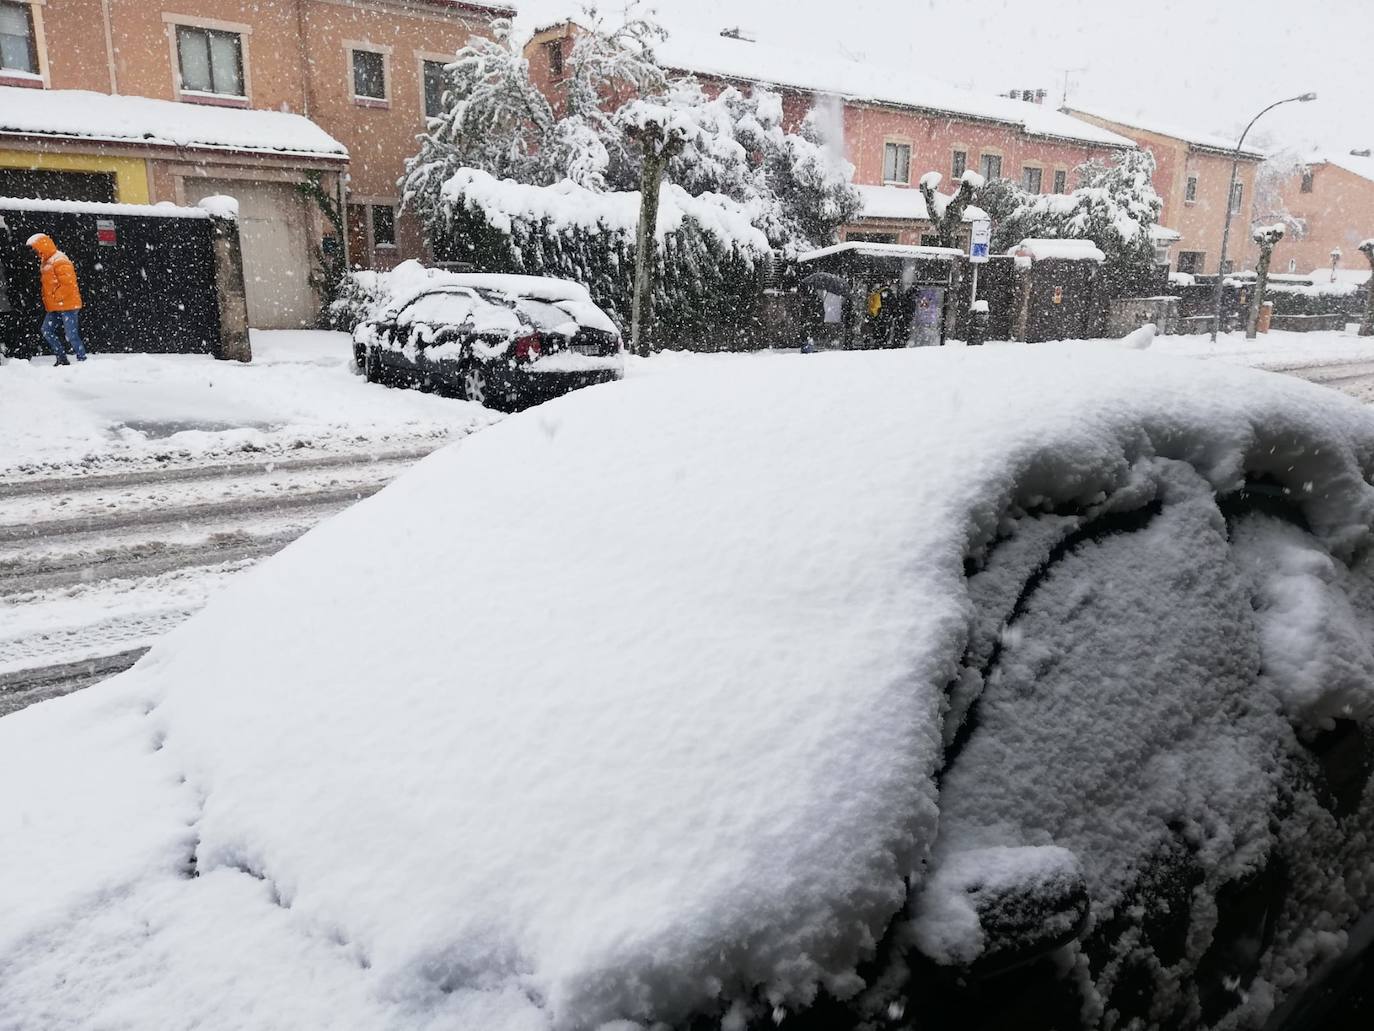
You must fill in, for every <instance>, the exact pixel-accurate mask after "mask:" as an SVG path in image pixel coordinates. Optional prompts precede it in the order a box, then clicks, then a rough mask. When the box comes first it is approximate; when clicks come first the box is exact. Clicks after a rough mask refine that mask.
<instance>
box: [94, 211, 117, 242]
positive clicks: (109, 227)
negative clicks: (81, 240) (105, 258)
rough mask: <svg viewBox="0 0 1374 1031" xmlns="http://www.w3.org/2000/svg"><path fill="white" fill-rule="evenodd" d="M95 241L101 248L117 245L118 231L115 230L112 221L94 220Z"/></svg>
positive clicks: (107, 219) (106, 219)
mask: <svg viewBox="0 0 1374 1031" xmlns="http://www.w3.org/2000/svg"><path fill="white" fill-rule="evenodd" d="M95 240H96V243H98V244H99V245H100V246H101V247H114V246H116V245H118V243H119V230H118V229H116V228H115V224H114V219H110V218H98V219H96V220H95Z"/></svg>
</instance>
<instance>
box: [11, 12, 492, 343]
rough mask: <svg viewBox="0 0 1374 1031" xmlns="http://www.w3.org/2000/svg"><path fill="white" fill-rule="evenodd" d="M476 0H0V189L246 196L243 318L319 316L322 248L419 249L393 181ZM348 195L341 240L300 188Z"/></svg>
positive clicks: (390, 256) (352, 251)
mask: <svg viewBox="0 0 1374 1031" xmlns="http://www.w3.org/2000/svg"><path fill="white" fill-rule="evenodd" d="M513 13H514V11H513V9H512V8H511V7H509V6H508V5H506V4H499V3H486V2H483V0H276V2H261V0H194V2H188V0H0V194H17V195H19V196H33V197H44V198H49V199H72V200H106V201H111V200H113V201H121V202H130V203H149V202H151V203H156V202H158V201H173V202H176V203H195V202H196V201H197V200H199V199H201V198H203V197H204V196H207V195H209V194H213V193H224V194H230V195H232V196H234V197H236V198H237V199H238V200H239V204H240V220H241V224H242V230H243V236H244V252H245V253H244V259H245V267H246V268H245V271H246V274H247V278H248V284H247V285H248V300H249V316H250V320H251V321H252V322H253V323H254V325H258V326H263V327H286V326H300V325H306V324H309V323H311V322H313V320H314V318H315V314H316V311H317V308H318V300H317V299H316V298H315V296H314V293H313V291H312V290H311V288H310V287H309V283H308V280H309V274H310V271H311V269H312V267H313V266H314V264H315V257H314V256H315V252H316V249H317V248H318V247H321V246H325V247H346V248H347V250H348V254H349V259H350V261H351V263H352V264H353V265H355V266H359V267H374V266H375V267H389V266H391V265H394V264H395V263H396V262H398V261H400V260H402V259H404V258H407V257H423V256H425V253H426V249H425V243H424V240H423V238H422V235H421V232H420V228H419V226H418V225H416V224H415V223H414V221H413V220H412V219H410V218H408V217H405V216H402V215H401V214H400V213H399V200H400V198H399V195H398V190H397V186H396V182H397V180H398V178H399V177H400V175H401V173H402V171H403V169H404V165H405V160H406V158H407V157H408V156H409V155H411V154H413V153H414V152H415V150H416V142H415V137H416V135H417V134H418V133H420V132H421V131H422V130H423V129H424V126H425V119H426V115H427V113H432V112H433V111H434V110H435V108H436V105H437V104H438V102H439V97H440V95H441V93H442V70H443V65H444V63H445V62H447V61H448V60H449V59H451V56H452V55H453V54H454V53H455V52H456V51H457V50H458V49H459V48H461V47H462V46H463V45H464V44H465V43H466V42H467V41H468V40H469V39H470V38H471V37H472V36H473V35H474V34H484V33H489V32H490V31H491V30H492V26H493V23H494V22H495V20H496V19H497V18H501V17H509V16H511V15H513ZM316 176H318V178H319V181H320V184H321V185H322V186H323V188H324V190H325V192H326V194H327V195H328V196H330V197H331V198H338V200H339V201H340V202H341V203H343V204H345V205H346V212H347V228H348V232H347V233H346V234H345V236H346V239H344V240H332V239H330V237H332V235H333V233H332V227H331V226H330V223H329V221H328V219H326V218H325V217H324V216H323V213H322V211H321V209H320V207H319V205H318V204H317V203H316V202H314V201H311V200H308V199H307V198H306V197H305V196H303V195H302V193H301V192H300V191H299V190H298V189H297V186H298V184H300V183H302V182H304V181H306V180H307V179H309V178H313V177H316Z"/></svg>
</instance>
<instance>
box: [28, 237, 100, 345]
mask: <svg viewBox="0 0 1374 1031" xmlns="http://www.w3.org/2000/svg"><path fill="white" fill-rule="evenodd" d="M29 246H30V247H32V248H33V249H34V251H35V253H37V255H38V260H39V261H41V262H42V263H43V307H44V308H45V309H47V312H48V314H47V316H46V317H45V318H44V319H43V339H44V341H46V342H47V345H48V349H49V350H50V351H52V353H53V355H54V356H55V357H56V358H57V364H58V365H70V364H71V362H69V361H67V354H66V349H65V348H63V346H62V339H61V337H59V336H58V335H57V330H58V327H59V326H60V327H61V328H62V331H63V332H64V333H65V334H66V337H67V344H68V345H69V346H70V347H71V349H72V354H74V355H76V360H77V361H79V362H84V361H85V360H86V345H85V344H84V343H82V341H81V290H80V289H79V288H78V287H77V285H76V266H74V265H73V264H72V259H71V258H69V257H67V256H66V255H65V254H63V253H62V252H61V251H59V250H58V249H57V244H55V243H53V242H52V237H50V236H48V234H47V233H36V234H35V235H33V236H31V237H29Z"/></svg>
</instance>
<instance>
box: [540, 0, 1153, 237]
mask: <svg viewBox="0 0 1374 1031" xmlns="http://www.w3.org/2000/svg"><path fill="white" fill-rule="evenodd" d="M580 31H582V29H581V27H580V26H579V25H578V24H577V23H576V22H575V21H565V22H559V23H556V24H554V25H550V26H548V27H546V28H544V29H542V30H540V31H538V32H536V33H535V34H534V36H533V38H532V39H531V41H530V43H529V44H528V45H527V47H526V50H525V56H526V58H527V59H528V61H529V64H530V72H531V75H532V77H533V79H534V81H535V83H536V84H537V85H539V86H540V87H541V88H542V89H543V90H544V91H545V93H546V95H547V96H550V97H551V98H553V102H554V104H555V106H557V104H558V99H559V96H560V93H561V88H560V85H561V83H562V79H563V62H564V61H565V60H566V59H567V57H568V55H569V54H570V53H571V50H572V44H573V41H574V40H575V38H576V36H577V34H578V32H580ZM656 52H657V56H658V58H659V60H660V62H661V63H662V64H663V65H664V66H665V67H667V68H670V69H672V70H673V71H675V72H678V73H682V74H688V75H692V76H694V77H695V78H696V79H697V80H698V81H699V82H701V84H702V86H703V88H704V89H706V90H707V91H708V92H714V91H716V90H721V89H725V88H727V87H730V86H734V87H737V88H740V89H751V88H753V87H755V86H765V87H767V88H769V89H772V90H774V91H776V92H777V93H779V94H780V96H781V97H782V103H783V122H784V124H785V125H786V126H787V127H788V128H789V129H793V130H795V129H796V128H797V127H799V126H800V125H801V124H802V123H803V122H804V121H805V120H806V118H807V117H808V115H810V114H811V113H812V112H813V111H817V110H818V111H819V112H820V113H821V114H822V121H823V122H827V123H829V125H830V127H831V131H832V132H833V133H834V134H835V135H836V136H837V137H838V138H837V139H836V140H834V141H833V142H834V143H835V145H836V146H837V147H838V148H840V149H841V150H842V153H843V155H844V157H845V159H847V160H848V161H849V163H850V164H852V165H853V166H854V183H855V184H856V185H858V186H859V187H861V193H862V194H863V197H864V202H865V208H864V211H863V213H862V214H861V215H860V216H859V217H858V218H856V219H855V221H854V222H853V223H851V224H849V225H846V226H844V227H843V228H842V229H841V232H840V236H841V238H842V239H844V240H866V241H875V242H886V243H902V244H921V243H928V242H930V239H931V238H930V233H931V225H930V221H929V220H928V219H927V217H926V211H925V204H924V202H923V200H922V198H921V194H920V191H919V189H918V188H917V184H918V183H919V182H920V179H921V177H922V176H923V175H924V174H925V173H927V172H939V173H941V175H942V176H943V179H944V183H945V187H944V189H945V191H946V192H948V190H949V189H950V184H952V183H953V182H954V181H955V180H957V179H958V177H959V176H960V175H962V174H963V172H964V171H966V170H972V171H975V172H980V173H982V174H983V175H984V176H985V177H987V178H1009V179H1012V180H1014V181H1015V182H1017V183H1018V184H1020V185H1022V186H1023V187H1025V188H1027V189H1030V190H1032V191H1033V192H1036V193H1056V192H1057V193H1064V192H1068V191H1070V190H1072V189H1074V187H1075V186H1076V182H1075V180H1076V175H1075V170H1076V169H1077V167H1078V166H1079V165H1081V164H1083V163H1084V162H1085V161H1087V160H1089V159H1091V158H1104V157H1108V158H1109V157H1114V156H1116V155H1119V154H1120V153H1122V152H1123V151H1125V150H1129V149H1131V148H1132V147H1133V146H1134V144H1133V142H1132V141H1131V140H1130V139H1129V138H1127V137H1124V136H1121V135H1120V134H1118V133H1115V132H1112V131H1110V130H1107V129H1103V128H1101V127H1099V126H1095V125H1091V124H1089V123H1087V122H1085V121H1082V120H1080V119H1076V118H1073V117H1070V116H1069V115H1066V114H1062V113H1060V112H1058V111H1054V110H1052V109H1049V108H1046V107H1044V106H1043V104H1038V103H1035V102H1033V101H1022V100H1013V99H1010V98H1007V97H991V96H983V95H979V94H974V93H970V92H967V91H963V90H958V89H955V88H952V87H949V86H947V85H945V84H942V83H936V82H933V81H928V80H924V79H923V78H922V77H921V76H920V75H919V74H918V73H916V72H910V73H907V72H904V71H901V70H894V69H890V68H888V69H884V68H878V67H874V66H871V65H865V64H859V63H857V62H852V61H846V60H839V59H833V58H827V57H824V56H821V55H809V54H798V53H796V52H793V51H790V50H784V49H781V48H777V47H771V46H768V45H766V44H762V43H757V42H754V41H751V40H748V39H742V38H739V37H737V36H731V35H724V36H693V35H690V34H682V33H675V34H673V35H672V36H671V37H669V39H668V40H666V41H665V42H664V43H663V44H661V45H660V46H659V47H658V48H657V49H656Z"/></svg>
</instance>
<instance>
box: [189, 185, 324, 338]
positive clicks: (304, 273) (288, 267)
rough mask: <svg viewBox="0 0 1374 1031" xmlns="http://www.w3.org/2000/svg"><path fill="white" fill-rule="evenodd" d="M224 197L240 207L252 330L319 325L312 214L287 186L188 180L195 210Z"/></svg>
mask: <svg viewBox="0 0 1374 1031" xmlns="http://www.w3.org/2000/svg"><path fill="white" fill-rule="evenodd" d="M215 194H225V195H227V196H230V197H234V198H236V199H237V200H238V202H239V235H240V237H241V238H242V242H243V278H244V286H245V288H246V291H247V294H248V324H249V325H251V326H253V327H254V328H255V329H296V328H299V327H301V326H312V325H314V324H315V319H316V315H317V314H318V306H319V302H318V301H317V300H316V297H315V291H314V290H313V289H311V286H310V269H311V264H312V261H313V259H312V257H311V250H310V233H309V229H308V227H309V225H310V218H309V211H308V209H307V208H306V205H305V200H304V199H303V198H302V197H301V196H300V194H299V193H297V192H296V189H295V187H293V186H291V185H289V184H287V183H254V182H240V181H238V180H231V179H223V180H221V179H187V180H186V200H187V202H188V203H191V204H195V203H197V202H198V201H201V200H204V199H205V198H206V197H211V196H214V195H215Z"/></svg>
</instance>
